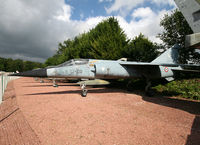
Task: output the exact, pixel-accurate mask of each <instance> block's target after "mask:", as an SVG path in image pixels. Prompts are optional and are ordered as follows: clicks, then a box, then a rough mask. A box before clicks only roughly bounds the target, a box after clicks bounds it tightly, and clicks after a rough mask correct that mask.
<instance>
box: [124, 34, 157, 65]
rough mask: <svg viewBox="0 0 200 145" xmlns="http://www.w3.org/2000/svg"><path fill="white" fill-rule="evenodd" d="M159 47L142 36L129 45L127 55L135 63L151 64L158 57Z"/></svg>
mask: <svg viewBox="0 0 200 145" xmlns="http://www.w3.org/2000/svg"><path fill="white" fill-rule="evenodd" d="M158 49H159V46H158V45H157V44H154V43H152V42H151V41H150V40H148V39H147V38H145V36H144V35H142V34H140V35H139V36H137V37H135V38H134V39H133V40H132V41H131V42H130V43H129V45H128V47H127V49H126V51H125V55H126V56H127V57H128V58H131V60H133V61H142V62H150V61H152V60H154V59H155V58H156V56H157V55H158V51H157V50H158Z"/></svg>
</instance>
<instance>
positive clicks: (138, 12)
mask: <svg viewBox="0 0 200 145" xmlns="http://www.w3.org/2000/svg"><path fill="white" fill-rule="evenodd" d="M166 13H170V11H166V10H162V11H160V12H158V13H156V12H154V11H152V9H151V8H150V7H146V8H143V7H141V8H138V9H135V10H134V11H133V13H132V19H131V21H130V22H127V21H126V20H125V19H124V18H123V17H121V16H118V17H117V19H118V20H119V24H120V26H121V27H122V28H123V29H124V31H125V33H126V34H127V36H128V38H130V39H131V38H134V37H135V36H138V35H139V34H140V33H142V34H144V35H145V36H146V37H148V38H149V39H150V40H151V41H153V42H157V43H162V41H161V40H160V39H159V38H157V37H156V36H157V35H158V33H161V32H162V31H163V28H162V27H160V25H159V24H160V20H161V18H163V16H164V14H166ZM138 19H139V20H138Z"/></svg>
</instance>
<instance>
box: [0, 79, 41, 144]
mask: <svg viewBox="0 0 200 145" xmlns="http://www.w3.org/2000/svg"><path fill="white" fill-rule="evenodd" d="M39 144H40V141H39V138H38V137H37V136H36V134H35V133H34V131H33V130H32V128H31V127H30V125H29V123H28V122H27V121H26V119H25V118H24V115H23V113H22V112H21V110H20V108H19V107H18V105H17V102H16V97H15V91H14V89H13V82H10V83H9V84H8V87H7V90H6V92H5V94H4V101H3V103H2V104H1V105H0V145H39Z"/></svg>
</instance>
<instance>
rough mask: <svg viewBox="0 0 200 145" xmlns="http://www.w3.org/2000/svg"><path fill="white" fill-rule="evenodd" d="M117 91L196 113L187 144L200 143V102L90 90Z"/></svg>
mask: <svg viewBox="0 0 200 145" xmlns="http://www.w3.org/2000/svg"><path fill="white" fill-rule="evenodd" d="M70 85H74V84H67V85H66V86H70ZM41 86H45V85H41ZM49 86H52V85H49ZM64 86H65V85H64ZM76 86H77V85H76ZM30 87H31V86H30ZM35 87H36V86H35ZM38 87H40V86H38ZM117 92H122V93H124V92H126V93H131V94H137V95H140V96H142V99H143V100H144V101H147V102H151V103H155V104H159V105H163V106H167V107H171V108H176V109H180V110H183V111H186V112H188V113H191V114H193V115H195V119H194V121H193V125H192V127H191V134H190V135H188V138H187V141H186V145H190V144H192V145H193V144H194V145H195V144H200V139H199V138H200V102H194V101H188V100H180V99H176V98H171V97H167V96H162V95H157V96H154V97H147V96H146V95H144V92H142V91H135V92H127V91H125V90H121V89H113V88H96V89H89V90H88V93H89V94H90V93H102V94H104V93H117ZM80 93H81V89H76V90H70V91H55V92H46V93H33V94H26V95H53V94H80ZM80 97H81V96H80ZM155 111H156V110H155Z"/></svg>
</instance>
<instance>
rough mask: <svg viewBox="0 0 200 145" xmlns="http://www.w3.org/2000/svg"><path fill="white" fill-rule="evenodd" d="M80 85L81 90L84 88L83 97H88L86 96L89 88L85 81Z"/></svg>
mask: <svg viewBox="0 0 200 145" xmlns="http://www.w3.org/2000/svg"><path fill="white" fill-rule="evenodd" d="M80 86H81V90H82V92H81V96H82V97H86V96H87V92H88V90H87V89H86V84H85V83H83V84H81V85H80Z"/></svg>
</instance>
